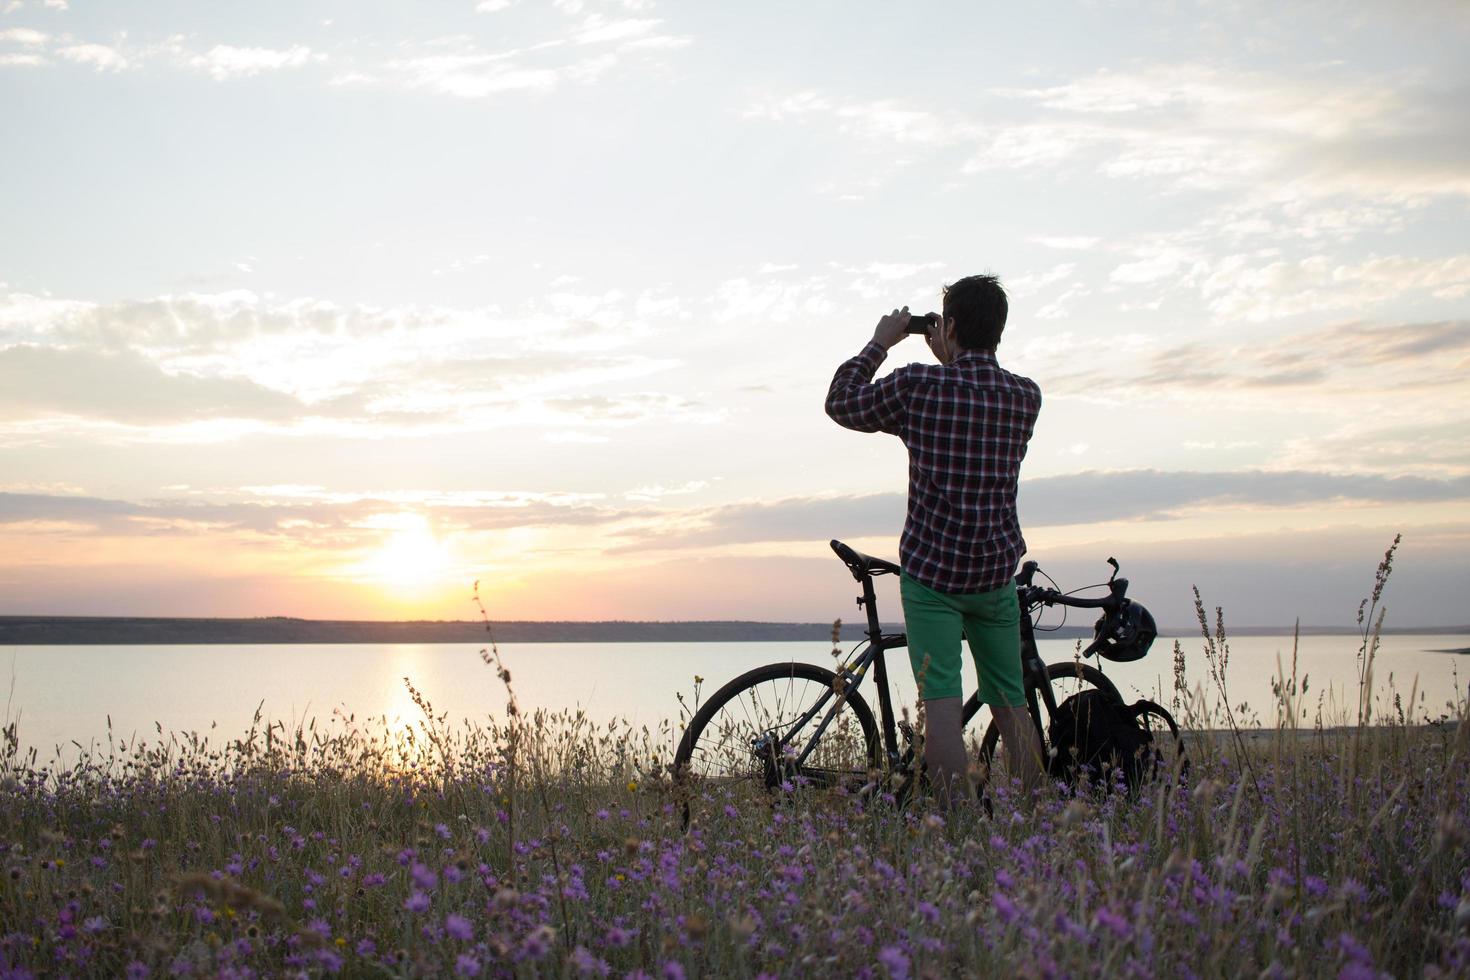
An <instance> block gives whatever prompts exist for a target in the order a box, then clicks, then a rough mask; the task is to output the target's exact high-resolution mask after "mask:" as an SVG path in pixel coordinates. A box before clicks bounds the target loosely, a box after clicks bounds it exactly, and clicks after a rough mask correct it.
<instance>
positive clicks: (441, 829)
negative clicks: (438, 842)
mask: <svg viewBox="0 0 1470 980" xmlns="http://www.w3.org/2000/svg"><path fill="white" fill-rule="evenodd" d="M434 833H436V834H438V835H439V836H440V837H441V838H443V839H444V840H448V839H449V838H450V836H451V835H450V833H449V826H448V825H447V824H442V823H436V824H434Z"/></svg>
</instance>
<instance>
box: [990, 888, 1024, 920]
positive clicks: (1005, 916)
mask: <svg viewBox="0 0 1470 980" xmlns="http://www.w3.org/2000/svg"><path fill="white" fill-rule="evenodd" d="M991 902H992V903H993V904H994V905H995V914H996V915H998V916H1000V921H1002V922H1004V923H1005V924H1006V925H1010V924H1012V923H1013V922H1015V921H1016V920H1017V919H1019V918H1020V917H1021V912H1020V910H1019V909H1017V908H1016V903H1015V902H1012V901H1011V900H1010V899H1009V898H1007V897H1006V896H1005V894H1004V893H1003V892H996V893H995V894H994V895H993V896H991Z"/></svg>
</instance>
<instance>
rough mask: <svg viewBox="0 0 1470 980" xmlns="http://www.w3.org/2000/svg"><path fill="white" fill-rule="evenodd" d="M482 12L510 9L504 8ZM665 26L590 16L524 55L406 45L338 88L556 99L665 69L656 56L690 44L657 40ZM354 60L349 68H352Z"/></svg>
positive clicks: (473, 46) (451, 42)
mask: <svg viewBox="0 0 1470 980" xmlns="http://www.w3.org/2000/svg"><path fill="white" fill-rule="evenodd" d="M479 9H481V10H482V11H490V10H500V9H504V5H496V6H492V7H488V8H487V7H485V6H484V5H482V6H481V7H480V8H479ZM662 24H663V21H662V20H658V19H654V18H615V17H607V16H605V15H603V14H599V13H593V14H589V15H588V16H586V17H585V18H583V19H582V20H581V22H580V23H578V24H577V25H576V26H575V27H574V28H573V29H571V30H570V31H569V32H568V33H566V34H564V35H563V36H560V37H554V38H551V39H549V40H545V41H540V42H536V43H533V44H529V45H525V46H522V47H513V48H502V49H488V48H485V47H482V46H481V45H480V44H479V43H478V42H477V41H476V40H475V39H474V38H471V37H468V36H452V37H444V38H437V39H434V40H432V41H428V42H420V43H407V42H405V43H404V44H402V45H400V54H399V55H398V56H397V57H394V58H390V59H387V60H386V61H380V60H377V59H376V58H367V59H364V60H363V61H362V63H361V64H360V65H356V66H354V67H350V68H348V69H346V70H344V71H342V72H340V73H339V74H338V75H337V76H336V77H335V78H334V79H333V80H332V82H333V84H336V85H359V86H361V85H368V86H386V87H395V88H406V89H410V90H416V91H423V92H429V93H433V94H437V95H447V96H452V97H455V98H461V99H486V98H491V97H494V96H498V95H502V94H505V93H510V92H549V91H552V90H554V89H556V88H559V87H560V86H562V85H565V84H574V85H575V84H588V83H591V82H595V81H597V80H598V79H599V78H601V77H602V76H604V75H605V74H607V73H608V72H609V71H612V70H613V69H615V68H618V67H619V66H621V65H623V64H624V63H626V62H629V61H633V62H635V63H639V64H655V65H656V64H658V62H657V59H656V58H654V57H653V56H654V55H656V54H658V53H660V52H667V51H672V50H676V49H678V48H682V47H685V46H686V45H688V44H689V43H690V38H688V37H684V36H678V35H672V34H664V33H658V32H657V29H658V28H659V27H660V26H661V25H662ZM353 61H354V59H353V57H352V55H351V53H349V54H347V55H346V57H345V58H344V62H345V63H349V64H351V63H353Z"/></svg>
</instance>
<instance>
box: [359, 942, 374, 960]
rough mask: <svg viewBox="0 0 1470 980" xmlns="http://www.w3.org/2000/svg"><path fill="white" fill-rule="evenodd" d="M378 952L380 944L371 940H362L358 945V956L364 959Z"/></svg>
mask: <svg viewBox="0 0 1470 980" xmlns="http://www.w3.org/2000/svg"><path fill="white" fill-rule="evenodd" d="M377 951H378V944H377V943H375V942H373V941H372V940H371V939H363V940H360V941H359V942H358V944H357V955H358V956H362V957H368V956H372V955H373V954H374V953H376V952H377Z"/></svg>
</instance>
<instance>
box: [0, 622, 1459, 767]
mask: <svg viewBox="0 0 1470 980" xmlns="http://www.w3.org/2000/svg"><path fill="white" fill-rule="evenodd" d="M1181 643H1182V645H1183V650H1184V653H1185V660H1186V677H1187V679H1188V681H1189V683H1190V685H1191V686H1194V685H1197V684H1204V683H1206V682H1207V681H1208V671H1207V665H1206V661H1205V657H1204V654H1203V651H1202V644H1201V642H1200V641H1199V640H1198V639H1186V640H1182V641H1181ZM1291 643H1292V641H1291V637H1290V636H1285V637H1278V636H1251V637H1241V638H1239V639H1235V640H1232V641H1231V656H1230V664H1229V672H1228V674H1227V683H1228V689H1229V692H1230V700H1231V703H1232V704H1236V705H1238V704H1240V703H1242V702H1244V703H1247V704H1249V705H1250V706H1251V707H1252V708H1253V709H1254V710H1255V711H1256V712H1257V713H1258V714H1259V716H1260V717H1261V718H1262V719H1264V720H1265V721H1266V723H1274V718H1275V711H1274V707H1273V706H1274V699H1273V696H1272V693H1271V680H1272V678H1274V677H1275V676H1276V674H1277V669H1278V667H1277V665H1278V658H1280V659H1282V660H1284V661H1285V663H1286V669H1287V671H1288V672H1289V671H1290V660H1291ZM1467 645H1470V638H1467V637H1466V636H1463V635H1458V636H1455V635H1445V636H1434V635H1423V636H1405V635H1393V636H1386V637H1384V639H1383V643H1382V648H1381V650H1380V652H1379V655H1378V661H1377V666H1376V668H1375V676H1376V679H1377V683H1376V687H1375V690H1376V691H1377V693H1378V700H1379V703H1380V705H1382V706H1384V707H1387V706H1388V705H1390V704H1391V696H1390V695H1389V693H1388V692H1387V691H1386V686H1387V684H1388V681H1389V678H1390V675H1392V681H1393V688H1394V689H1395V690H1397V691H1398V692H1399V693H1400V694H1401V696H1402V697H1403V698H1404V700H1405V702H1407V699H1408V696H1409V690H1410V687H1411V685H1413V684H1415V682H1416V681H1417V684H1418V691H1419V697H1418V699H1417V703H1418V704H1419V706H1420V709H1419V710H1418V711H1416V712H1415V715H1416V717H1418V716H1422V715H1423V714H1426V713H1427V714H1428V715H1429V716H1430V717H1434V718H1438V717H1439V716H1441V715H1442V714H1444V713H1445V712H1446V710H1447V709H1446V703H1447V702H1455V703H1459V702H1461V701H1463V700H1464V699H1465V696H1466V684H1467V681H1470V657H1463V656H1457V655H1454V654H1451V653H1444V652H1437V651H1443V650H1451V649H1459V648H1463V647H1465V646H1467ZM1040 646H1041V652H1042V656H1043V657H1044V658H1045V659H1046V660H1047V661H1048V662H1052V661H1059V660H1069V659H1071V657H1072V653H1073V650H1074V648H1075V644H1074V643H1073V642H1072V641H1066V640H1042V641H1040ZM1172 647H1173V641H1172V640H1168V639H1160V640H1159V641H1158V642H1157V643H1156V644H1155V645H1154V648H1153V650H1152V651H1151V652H1150V653H1149V655H1148V657H1146V658H1145V659H1143V660H1141V661H1138V662H1136V663H1132V664H1113V663H1107V662H1104V663H1103V664H1102V666H1103V668H1104V671H1105V672H1106V673H1107V674H1108V675H1109V676H1110V677H1112V678H1113V680H1114V682H1115V683H1117V684H1118V686H1119V688H1120V689H1122V690H1123V691H1124V693H1125V695H1128V696H1130V698H1131V697H1139V696H1152V697H1155V698H1157V699H1158V700H1160V701H1162V702H1164V703H1165V704H1167V703H1168V701H1169V699H1170V697H1171V696H1172V684H1173V678H1172V662H1173V661H1172ZM1357 648H1358V641H1357V640H1356V639H1355V638H1354V637H1351V636H1308V637H1303V638H1302V640H1301V644H1300V649H1299V651H1298V658H1297V659H1298V673H1299V674H1303V675H1307V677H1308V678H1309V683H1308V690H1307V696H1306V699H1305V701H1304V703H1305V704H1307V705H1308V706H1309V714H1308V718H1307V721H1306V722H1305V724H1307V725H1310V724H1311V722H1312V721H1313V720H1314V717H1315V714H1316V709H1317V706H1318V704H1319V697H1322V696H1326V700H1325V701H1324V702H1323V703H1324V705H1325V707H1324V719H1325V720H1326V721H1328V722H1329V723H1330V722H1332V721H1339V720H1343V719H1345V718H1349V717H1351V715H1352V714H1353V712H1354V711H1355V710H1356V704H1357V659H1356V653H1357ZM500 652H501V656H502V658H503V660H504V662H505V664H506V666H507V667H508V668H509V670H510V671H511V674H512V683H513V684H514V687H515V692H516V697H517V699H518V700H519V703H520V705H521V707H522V710H523V711H529V710H531V709H534V708H537V707H544V708H551V709H561V708H581V709H584V710H585V711H586V712H587V714H588V715H589V717H591V718H592V719H593V720H595V721H600V722H601V721H610V720H612V719H613V718H623V719H626V720H628V721H630V722H632V723H634V724H635V725H647V726H648V727H650V728H656V727H657V725H658V724H659V722H661V721H663V720H666V719H669V720H677V719H678V718H679V705H678V702H677V700H676V695H678V694H683V695H684V697H685V699H686V700H689V701H692V698H693V695H694V686H695V684H694V678H695V677H696V676H701V677H703V678H704V687H703V693H704V695H705V696H708V695H709V694H711V693H713V692H714V690H715V689H716V688H718V687H719V686H720V685H721V684H723V683H725V682H726V681H727V680H729V679H731V678H733V677H735V676H736V675H737V674H739V673H740V672H742V671H744V670H746V669H748V668H750V667H755V666H758V665H760V664H765V663H771V662H775V661H790V660H805V661H811V662H813V663H819V664H823V665H826V666H831V665H832V663H833V660H832V657H831V654H830V647H829V646H828V645H827V644H825V643H820V642H817V643H812V642H780V643H778V642H771V643H703V644H697V643H605V644H604V643H526V644H504V645H502V646H501V648H500ZM968 659H969V658H968V657H966V671H965V689H966V691H967V692H969V691H972V690H974V687H975V678H974V668H973V666H972V665H971V664H969V662H968ZM890 666H891V668H892V670H891V674H892V676H893V678H894V679H895V681H896V688H897V692H898V696H899V698H900V700H901V701H902V702H903V703H906V704H912V703H913V700H914V693H915V692H914V684H913V680H912V678H911V676H910V671H909V668H908V662H907V657H906V656H904V655H903V654H902V652H895V653H892V654H890ZM0 672H4V673H5V674H8V677H7V676H3V675H0V685H4V686H5V687H8V688H9V696H8V699H7V701H8V707H7V712H6V721H7V723H8V722H10V721H18V725H19V729H18V730H19V735H20V741H21V744H22V745H23V746H35V747H36V748H37V749H38V750H40V753H41V755H42V757H43V758H45V757H47V756H50V755H51V754H53V752H54V750H55V749H56V747H57V746H63V747H66V746H69V745H70V743H72V742H74V741H75V742H79V743H82V744H87V743H88V742H89V741H92V740H96V741H98V742H101V741H104V740H105V737H106V732H107V719H108V717H109V716H111V719H112V730H113V732H114V734H116V735H118V736H123V737H127V736H130V735H132V734H134V733H136V734H139V735H145V736H149V737H153V736H155V735H156V728H155V723H156V724H158V725H162V726H163V729H164V731H166V732H167V731H181V732H182V731H197V732H200V733H209V734H210V738H211V741H216V742H217V741H222V740H224V739H227V738H235V737H238V736H240V735H241V734H243V733H244V732H246V731H247V730H248V729H249V727H250V722H251V718H252V716H253V715H254V713H255V711H256V707H257V705H261V704H262V702H263V703H264V704H263V709H262V710H263V712H264V714H265V716H266V717H267V718H269V719H273V720H281V721H285V722H288V723H292V724H293V725H294V723H295V722H298V721H303V720H307V719H310V718H317V719H319V720H320V721H321V722H326V721H328V720H329V719H330V718H331V717H332V716H333V713H334V711H341V712H343V713H346V714H355V715H356V716H357V718H358V719H359V720H362V719H364V718H367V717H372V716H383V715H386V716H387V717H388V718H389V719H390V721H392V722H394V723H395V724H405V723H412V722H414V721H416V720H417V719H418V718H419V717H420V713H419V709H418V708H417V707H415V705H414V704H413V702H412V700H411V698H410V697H409V694H408V691H407V689H406V688H405V686H404V683H403V678H405V677H407V678H409V679H410V680H411V681H412V682H413V684H414V686H415V687H417V688H418V689H419V690H420V691H421V692H422V693H423V694H424V695H425V696H426V697H427V698H428V699H429V700H430V701H431V702H432V703H433V705H434V709H435V711H436V712H448V713H449V716H450V719H451V721H454V722H455V723H458V722H459V721H460V720H462V719H471V720H474V719H483V718H485V716H486V715H487V714H494V715H496V716H502V715H503V713H504V709H505V702H506V695H505V689H504V686H503V685H502V684H501V683H500V681H499V680H498V679H497V678H496V676H495V672H494V670H493V669H491V668H490V667H487V666H486V665H485V664H484V663H482V662H481V660H480V657H479V647H478V646H476V645H474V644H319V645H302V646H292V645H277V644H273V645H258V646H244V645H240V646H231V645H203V646H191V645H170V646H30V647H26V646H20V647H17V646H9V647H0ZM862 690H863V693H864V694H865V695H866V696H867V697H868V700H869V702H870V703H871V704H873V705H874V708H875V710H876V703H877V702H876V697H875V695H874V694H873V691H872V688H871V686H870V684H868V683H865V684H864V685H863V688H862ZM1160 691H1162V692H1163V696H1162V697H1160V696H1159V692H1160ZM212 725H214V726H217V727H215V728H214V730H213V732H212V733H211V731H210V730H211V726H212ZM677 727H678V726H675V729H676V731H677ZM65 751H73V752H74V750H73V749H66V750H64V752H65Z"/></svg>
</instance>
